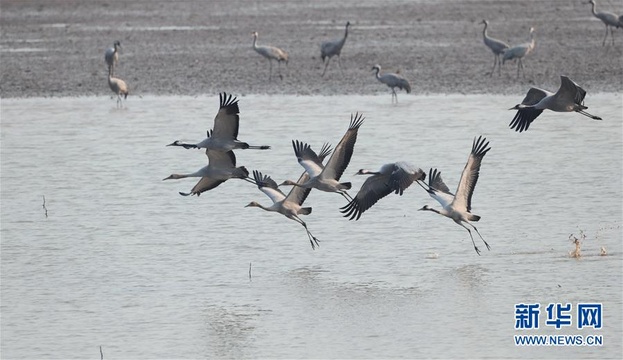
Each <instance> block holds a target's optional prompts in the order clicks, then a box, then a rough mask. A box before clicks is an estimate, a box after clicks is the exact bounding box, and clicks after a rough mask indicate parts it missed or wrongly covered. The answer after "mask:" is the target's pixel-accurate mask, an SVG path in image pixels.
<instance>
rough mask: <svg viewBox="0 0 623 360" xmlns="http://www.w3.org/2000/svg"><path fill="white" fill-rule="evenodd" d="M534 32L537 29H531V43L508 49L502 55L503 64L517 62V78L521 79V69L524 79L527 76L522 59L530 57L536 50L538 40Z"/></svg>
mask: <svg viewBox="0 0 623 360" xmlns="http://www.w3.org/2000/svg"><path fill="white" fill-rule="evenodd" d="M534 31H535V29H534V28H533V27H531V28H530V42H527V43H523V44H519V45H516V46H513V47H511V48H509V49H506V50H504V53H503V55H502V64H504V63H506V60H514V59H516V60H517V77H519V70H520V69H521V72H522V74H523V76H524V77H525V76H526V72H525V70H524V68H523V61H522V59H523V58H524V57H526V56H528V55H529V54H530V53H532V51H533V50H534V47H535V46H536V38H535V35H534Z"/></svg>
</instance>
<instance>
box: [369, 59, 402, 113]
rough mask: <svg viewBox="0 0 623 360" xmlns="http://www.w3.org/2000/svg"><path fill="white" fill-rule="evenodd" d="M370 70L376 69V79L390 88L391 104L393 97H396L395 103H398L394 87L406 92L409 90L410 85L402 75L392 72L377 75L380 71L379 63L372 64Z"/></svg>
mask: <svg viewBox="0 0 623 360" xmlns="http://www.w3.org/2000/svg"><path fill="white" fill-rule="evenodd" d="M372 70H376V79H377V80H378V81H380V82H382V83H383V84H385V85H387V86H388V87H389V88H391V89H392V104H393V103H394V97H395V98H396V104H397V103H398V95H397V94H396V89H395V88H398V89H401V90H405V91H406V92H407V94H408V93H410V92H411V85H410V84H409V81H407V79H405V78H404V77H402V76H400V75H398V74H394V73H385V74H383V75H379V73H380V72H381V65H378V64H377V65H374V66H373V67H372Z"/></svg>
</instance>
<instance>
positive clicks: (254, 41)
mask: <svg viewBox="0 0 623 360" xmlns="http://www.w3.org/2000/svg"><path fill="white" fill-rule="evenodd" d="M253 48H254V49H257V35H254V36H253Z"/></svg>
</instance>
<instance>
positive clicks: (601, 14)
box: [587, 0, 623, 46]
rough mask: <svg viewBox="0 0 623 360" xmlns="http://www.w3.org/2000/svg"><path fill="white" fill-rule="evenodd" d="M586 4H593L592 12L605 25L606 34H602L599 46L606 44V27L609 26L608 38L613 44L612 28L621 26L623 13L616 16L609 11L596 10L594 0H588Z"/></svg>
mask: <svg viewBox="0 0 623 360" xmlns="http://www.w3.org/2000/svg"><path fill="white" fill-rule="evenodd" d="M587 4H593V8H592V10H591V11H592V13H593V15H595V17H596V18H598V19H599V20H601V21H603V23H604V25H606V34H605V36H604V41H603V42H602V43H601V46H605V45H606V40H607V39H608V28H610V38H611V39H612V45H613V46H614V33H613V30H614V28H617V29H618V28H620V27H621V28H623V15H622V16H617V15H616V14H614V13H611V12H609V11H596V10H595V8H596V7H597V5H596V4H595V0H590V1H589V2H588V3H587Z"/></svg>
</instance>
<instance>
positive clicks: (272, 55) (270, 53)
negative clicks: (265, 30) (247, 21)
mask: <svg viewBox="0 0 623 360" xmlns="http://www.w3.org/2000/svg"><path fill="white" fill-rule="evenodd" d="M252 35H253V50H255V51H257V53H258V54H260V55H262V56H263V57H265V58H266V59H268V64H269V70H268V81H271V80H272V76H273V60H276V61H277V71H278V72H279V78H280V79H282V80H283V75H281V62H282V61H283V62H285V63H286V66H288V53H287V52H285V51H284V50H281V49H280V48H278V47H275V46H258V45H257V37H258V34H257V31H255V32H253V33H252Z"/></svg>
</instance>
